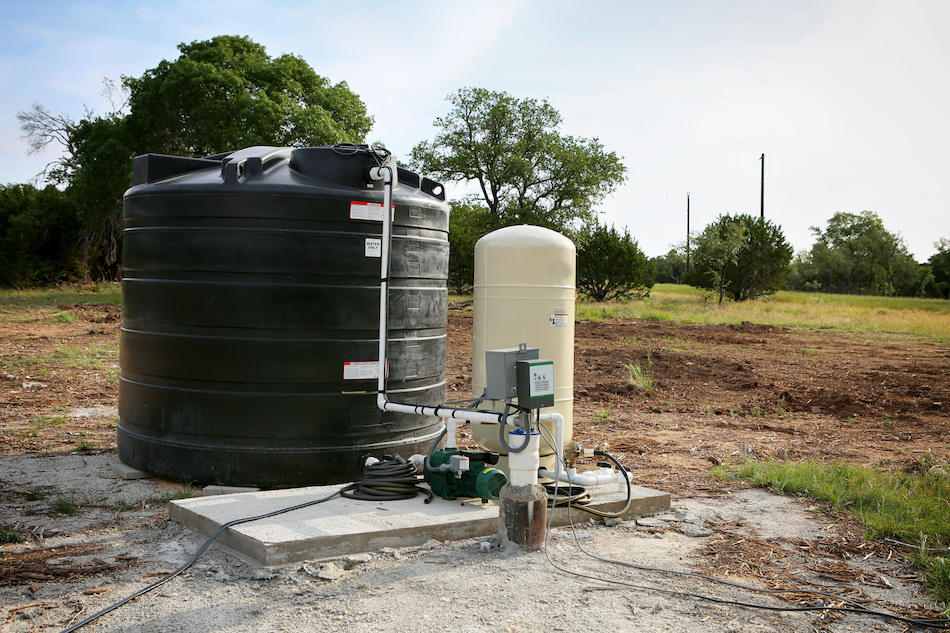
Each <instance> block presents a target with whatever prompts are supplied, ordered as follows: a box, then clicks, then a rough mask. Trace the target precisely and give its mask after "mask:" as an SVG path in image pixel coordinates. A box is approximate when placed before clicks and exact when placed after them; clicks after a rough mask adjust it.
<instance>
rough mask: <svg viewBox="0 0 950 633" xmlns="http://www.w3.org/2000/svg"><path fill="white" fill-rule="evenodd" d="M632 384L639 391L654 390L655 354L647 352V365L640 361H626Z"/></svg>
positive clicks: (625, 364)
mask: <svg viewBox="0 0 950 633" xmlns="http://www.w3.org/2000/svg"><path fill="white" fill-rule="evenodd" d="M623 366H624V368H625V369H626V370H627V375H628V376H629V378H630V384H631V385H633V386H634V387H635V388H636V389H638V390H639V391H653V355H652V354H651V353H650V352H649V351H648V352H647V365H646V367H643V366H642V365H641V364H640V363H639V362H633V363H624V365H623Z"/></svg>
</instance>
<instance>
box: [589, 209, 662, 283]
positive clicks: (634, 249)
mask: <svg viewBox="0 0 950 633" xmlns="http://www.w3.org/2000/svg"><path fill="white" fill-rule="evenodd" d="M574 241H575V242H576V244H577V289H578V290H580V291H581V292H583V293H584V294H586V295H587V296H588V297H590V298H591V299H593V300H594V301H611V300H614V299H626V298H630V297H633V298H637V299H642V298H644V297H647V296H649V295H650V288H652V287H653V283H654V280H655V279H656V268H654V266H653V262H652V261H650V259H649V258H648V257H647V256H646V255H644V254H643V251H641V250H640V247H639V246H638V245H637V241H636V240H635V239H633V238H632V237H630V233H629V232H628V231H627V230H626V229H624V230H623V232H622V233H621V232H620V231H618V230H617V229H615V228H614V227H610V228H608V227H607V226H605V225H603V224H600V223H598V222H595V223H591V224H588V225H586V226H584V227H583V228H582V229H581V230H580V231H578V232H577V233H576V235H575V238H574Z"/></svg>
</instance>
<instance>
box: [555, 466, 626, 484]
mask: <svg viewBox="0 0 950 633" xmlns="http://www.w3.org/2000/svg"><path fill="white" fill-rule="evenodd" d="M538 476H540V477H546V478H548V479H556V480H558V481H563V482H564V483H567V484H571V485H574V486H600V485H603V484H614V483H627V482H628V481H630V473H628V472H626V471H615V470H614V469H612V468H601V469H600V470H592V471H590V472H586V473H581V474H578V473H577V469H576V468H568V469H567V471H566V472H565V471H562V470H558V471H557V473H554V472H552V471H550V470H547V469H546V468H542V469H540V470H539V471H538Z"/></svg>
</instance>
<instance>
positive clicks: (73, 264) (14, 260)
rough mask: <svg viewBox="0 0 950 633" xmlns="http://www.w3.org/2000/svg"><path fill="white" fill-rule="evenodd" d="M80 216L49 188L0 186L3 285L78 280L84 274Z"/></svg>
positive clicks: (0, 278) (69, 202)
mask: <svg viewBox="0 0 950 633" xmlns="http://www.w3.org/2000/svg"><path fill="white" fill-rule="evenodd" d="M78 218H79V214H78V213H77V211H76V208H75V205H74V203H73V201H72V200H71V199H70V198H69V197H68V196H67V195H66V194H65V193H63V192H62V191H60V190H59V189H57V188H56V187H54V186H52V185H50V186H48V187H46V189H43V190H37V189H36V188H35V187H33V186H32V185H2V186H0V286H12V287H17V288H21V287H27V286H35V285H39V284H49V283H56V282H60V281H75V280H77V279H79V278H80V277H81V276H82V275H83V261H82V259H83V258H82V252H81V248H80V243H81V238H80V236H79V233H80V228H81V227H80V226H79V219H78Z"/></svg>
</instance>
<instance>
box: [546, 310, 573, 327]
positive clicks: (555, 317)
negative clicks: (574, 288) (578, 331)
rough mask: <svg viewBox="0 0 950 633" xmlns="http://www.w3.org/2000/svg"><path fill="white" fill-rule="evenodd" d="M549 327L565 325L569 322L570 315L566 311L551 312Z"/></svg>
mask: <svg viewBox="0 0 950 633" xmlns="http://www.w3.org/2000/svg"><path fill="white" fill-rule="evenodd" d="M550 321H551V327H567V326H568V325H570V324H571V315H569V314H568V313H567V312H552V313H551V319H550Z"/></svg>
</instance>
